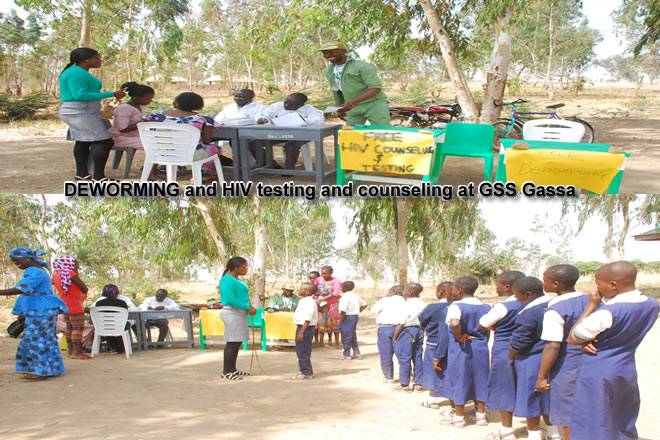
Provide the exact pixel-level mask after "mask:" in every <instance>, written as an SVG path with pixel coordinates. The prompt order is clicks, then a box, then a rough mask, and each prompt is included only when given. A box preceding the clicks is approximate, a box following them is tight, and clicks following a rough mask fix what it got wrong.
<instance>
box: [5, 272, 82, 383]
mask: <svg viewBox="0 0 660 440" xmlns="http://www.w3.org/2000/svg"><path fill="white" fill-rule="evenodd" d="M52 286H53V285H52V282H51V280H50V276H49V275H48V272H46V271H45V270H44V269H42V268H40V267H34V266H30V267H28V268H27V269H25V272H24V273H23V278H22V279H21V280H20V281H19V282H18V284H17V285H16V288H17V289H18V290H20V291H21V292H22V293H21V295H19V297H18V298H17V299H16V303H15V304H14V309H13V310H12V314H14V315H19V316H24V317H25V330H24V332H23V336H22V337H21V341H20V342H19V344H18V349H17V350H16V371H17V372H23V373H28V374H33V375H36V376H57V375H60V374H64V364H63V363H62V355H61V353H60V347H59V346H58V345H57V333H56V327H57V315H58V314H60V313H67V312H68V311H69V309H68V308H67V307H66V305H65V304H64V301H62V300H61V299H59V298H58V297H56V296H55V295H53V290H52Z"/></svg>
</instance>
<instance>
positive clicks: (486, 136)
mask: <svg viewBox="0 0 660 440" xmlns="http://www.w3.org/2000/svg"><path fill="white" fill-rule="evenodd" d="M444 131H445V141H444V142H443V143H442V144H439V145H440V149H439V151H438V152H437V153H436V156H435V162H434V163H433V178H432V179H431V183H433V184H434V185H436V184H437V183H438V177H439V175H440V170H441V169H442V166H443V165H444V163H445V159H446V158H447V156H460V157H481V158H483V159H484V179H485V180H486V181H488V182H490V181H492V180H493V161H494V154H493V140H494V137H495V129H494V128H493V126H492V125H489V124H468V123H448V124H447V127H446V128H445V129H444Z"/></svg>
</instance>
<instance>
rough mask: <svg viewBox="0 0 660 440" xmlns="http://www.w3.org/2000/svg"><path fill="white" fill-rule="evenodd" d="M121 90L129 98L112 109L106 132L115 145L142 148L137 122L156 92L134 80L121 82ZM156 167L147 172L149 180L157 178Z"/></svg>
mask: <svg viewBox="0 0 660 440" xmlns="http://www.w3.org/2000/svg"><path fill="white" fill-rule="evenodd" d="M121 88H122V90H126V92H127V93H128V96H130V97H131V100H130V101H128V102H126V103H124V104H120V105H119V106H118V107H117V108H116V109H115V111H114V114H113V117H112V128H110V129H108V132H109V133H110V134H111V135H112V140H113V141H114V143H115V145H114V146H115V147H128V148H135V149H136V150H142V149H144V148H143V147H142V142H141V141H140V133H139V132H138V128H137V124H138V122H142V119H141V118H142V115H144V110H145V107H146V106H147V105H149V104H151V101H152V100H153V99H154V96H155V94H156V92H155V91H154V89H152V88H151V87H149V86H145V85H140V84H138V83H136V82H129V83H125V84H122V86H121ZM157 179H158V176H157V175H156V167H155V166H154V167H153V168H152V170H151V173H150V174H149V180H157Z"/></svg>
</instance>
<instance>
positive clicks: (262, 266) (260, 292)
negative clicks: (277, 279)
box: [252, 195, 268, 307]
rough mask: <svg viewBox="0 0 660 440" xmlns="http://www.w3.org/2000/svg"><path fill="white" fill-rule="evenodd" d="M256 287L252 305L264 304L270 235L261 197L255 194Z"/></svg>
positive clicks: (259, 305) (253, 292)
mask: <svg viewBox="0 0 660 440" xmlns="http://www.w3.org/2000/svg"><path fill="white" fill-rule="evenodd" d="M254 207H255V209H254V289H253V291H252V306H253V307H261V306H263V299H262V298H265V297H266V245H267V244H268V236H267V233H266V222H265V221H264V219H263V217H262V210H263V206H262V205H261V199H260V198H259V197H257V196H256V195H255V196H254Z"/></svg>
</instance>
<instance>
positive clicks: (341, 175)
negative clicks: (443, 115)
mask: <svg viewBox="0 0 660 440" xmlns="http://www.w3.org/2000/svg"><path fill="white" fill-rule="evenodd" d="M353 129H354V130H394V131H404V132H409V133H419V132H420V131H431V132H433V135H434V136H435V137H437V136H440V135H441V134H443V133H444V132H445V130H444V129H442V130H439V129H435V128H413V127H393V126H390V125H356V126H354V127H353ZM439 145H441V144H440V143H438V144H436V149H435V151H434V153H433V157H432V158H431V165H432V166H431V169H430V170H429V172H428V174H425V175H424V176H422V181H423V182H429V181H433V180H434V178H435V182H436V183H437V181H438V178H437V175H435V176H434V173H435V167H434V166H433V163H435V160H436V154H437V153H436V152H437V151H438V146H439ZM336 162H337V185H340V186H343V185H346V183H348V181H350V180H359V175H360V174H362V172H360V171H353V172H350V173H349V172H347V171H346V170H343V169H342V168H341V148H340V149H338V151H337V159H336ZM438 171H439V170H438Z"/></svg>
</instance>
